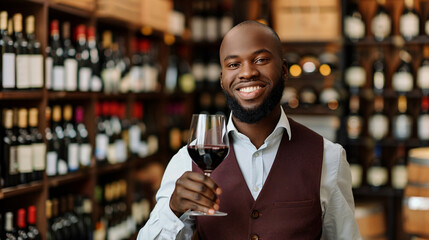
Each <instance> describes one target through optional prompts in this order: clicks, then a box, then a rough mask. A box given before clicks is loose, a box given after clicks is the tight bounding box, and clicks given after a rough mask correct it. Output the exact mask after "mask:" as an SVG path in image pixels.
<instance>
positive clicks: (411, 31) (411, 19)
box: [399, 13, 420, 38]
mask: <svg viewBox="0 0 429 240" xmlns="http://www.w3.org/2000/svg"><path fill="white" fill-rule="evenodd" d="M419 28H420V27H419V18H418V16H417V15H416V14H413V13H407V14H405V15H402V16H401V18H400V20H399V32H400V33H401V34H402V35H403V36H406V37H409V38H412V37H416V36H417V35H419Z"/></svg>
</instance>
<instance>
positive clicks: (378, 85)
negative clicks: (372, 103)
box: [373, 72, 385, 91]
mask: <svg viewBox="0 0 429 240" xmlns="http://www.w3.org/2000/svg"><path fill="white" fill-rule="evenodd" d="M373 81H374V88H375V89H377V90H380V91H381V90H383V89H384V83H385V78H384V73H382V72H375V73H374V80H373Z"/></svg>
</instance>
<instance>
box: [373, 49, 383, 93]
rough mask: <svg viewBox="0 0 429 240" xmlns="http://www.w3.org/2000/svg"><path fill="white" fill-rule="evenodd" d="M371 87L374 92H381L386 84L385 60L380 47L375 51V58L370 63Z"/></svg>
mask: <svg viewBox="0 0 429 240" xmlns="http://www.w3.org/2000/svg"><path fill="white" fill-rule="evenodd" d="M372 70H373V72H372V87H373V90H374V93H376V94H381V93H383V91H384V88H385V85H386V62H385V59H384V54H383V51H382V50H381V49H379V50H378V51H377V56H376V60H375V61H374V63H373V64H372Z"/></svg>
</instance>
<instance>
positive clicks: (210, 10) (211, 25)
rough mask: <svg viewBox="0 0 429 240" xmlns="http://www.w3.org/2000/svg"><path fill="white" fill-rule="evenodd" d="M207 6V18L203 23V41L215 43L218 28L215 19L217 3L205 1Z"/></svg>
mask: <svg viewBox="0 0 429 240" xmlns="http://www.w3.org/2000/svg"><path fill="white" fill-rule="evenodd" d="M205 3H206V4H207V16H206V19H205V20H206V22H205V29H204V30H205V34H204V35H205V39H206V40H207V42H215V41H217V40H218V38H219V36H218V35H219V26H218V23H219V21H218V18H217V1H213V0H209V1H205Z"/></svg>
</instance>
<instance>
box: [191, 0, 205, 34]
mask: <svg viewBox="0 0 429 240" xmlns="http://www.w3.org/2000/svg"><path fill="white" fill-rule="evenodd" d="M192 11H193V14H192V19H191V30H192V31H191V34H192V35H191V37H192V41H194V42H201V41H203V40H204V34H205V16H204V13H205V12H204V1H202V0H196V1H192Z"/></svg>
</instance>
